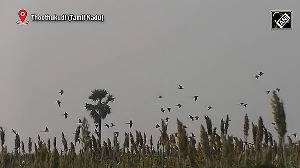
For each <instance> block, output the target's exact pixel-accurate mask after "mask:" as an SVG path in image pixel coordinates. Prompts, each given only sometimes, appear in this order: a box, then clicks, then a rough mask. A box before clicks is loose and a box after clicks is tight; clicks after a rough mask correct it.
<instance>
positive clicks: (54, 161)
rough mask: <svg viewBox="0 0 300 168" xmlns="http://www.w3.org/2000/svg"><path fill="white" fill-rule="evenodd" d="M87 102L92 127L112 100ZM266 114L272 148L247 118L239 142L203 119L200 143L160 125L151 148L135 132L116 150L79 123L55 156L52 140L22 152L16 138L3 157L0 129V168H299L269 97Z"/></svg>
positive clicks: (97, 96) (99, 95)
mask: <svg viewBox="0 0 300 168" xmlns="http://www.w3.org/2000/svg"><path fill="white" fill-rule="evenodd" d="M89 98H90V99H91V100H92V101H93V102H94V103H95V104H87V106H86V109H87V111H88V112H90V116H91V117H92V118H93V119H94V120H95V123H97V124H99V125H101V120H102V119H104V118H105V117H106V115H107V114H109V113H110V106H109V105H108V103H109V102H112V101H113V100H114V98H113V97H112V96H111V95H109V94H108V93H107V92H106V91H104V90H95V91H93V92H92V95H91V96H90V97H89ZM104 98H105V99H104ZM271 108H272V110H273V115H274V125H275V129H276V131H277V133H278V137H279V139H278V142H277V141H276V140H273V135H272V134H271V133H270V132H269V131H268V130H267V129H266V128H265V127H264V123H263V119H262V118H261V117H259V118H258V122H257V125H256V124H255V122H254V123H253V122H252V129H251V128H250V124H249V118H248V115H247V114H246V115H245V118H244V125H243V127H242V128H241V131H243V132H244V137H243V138H238V137H235V136H233V135H228V129H229V128H230V127H229V122H230V119H229V116H228V115H227V117H226V119H224V120H223V119H222V120H221V125H220V127H219V128H220V132H219V133H217V132H218V131H217V127H214V126H213V125H212V122H211V119H210V118H209V117H208V116H205V121H206V123H205V124H201V126H200V127H199V130H198V131H199V133H200V137H196V138H195V137H194V136H191V137H188V135H187V132H186V129H185V128H186V127H185V126H184V124H183V123H182V122H181V121H180V120H179V119H177V133H174V134H170V135H169V134H168V133H167V129H168V126H167V124H166V123H165V121H164V120H162V121H161V125H160V138H159V140H158V142H157V143H156V148H155V147H154V144H155V143H154V142H153V138H152V135H150V136H148V135H146V134H145V133H142V132H140V131H135V133H132V132H129V133H125V137H123V138H124V141H123V142H124V143H123V146H121V145H120V142H119V140H118V138H120V137H118V135H116V134H115V135H114V137H113V141H111V139H109V138H108V139H107V140H105V141H103V143H102V144H101V145H100V144H99V142H101V141H100V140H99V139H100V138H101V133H100V132H101V128H100V126H99V133H98V134H97V135H98V139H97V138H96V137H95V136H94V135H93V134H92V133H91V132H90V131H89V124H88V121H87V120H86V118H83V119H82V124H80V125H79V126H78V127H77V128H76V132H75V137H74V141H72V142H67V140H66V138H65V135H64V133H62V137H61V142H62V145H63V150H61V151H60V152H59V149H57V147H56V143H57V142H56V137H54V138H53V139H52V140H50V139H48V140H47V141H43V140H41V139H40V137H39V136H38V139H37V143H34V142H33V140H32V139H31V138H29V139H28V143H27V144H28V147H27V148H26V147H25V146H24V142H23V141H22V140H21V139H20V137H19V135H18V134H16V136H15V148H14V151H13V152H12V153H8V151H7V147H6V146H5V143H6V142H5V130H3V129H2V128H1V130H0V139H1V153H0V167H3V168H7V167H51V168H84V167H122V168H125V167H126V168H127V167H128V168H132V167H152V168H156V167H170V168H173V167H180V168H184V167H195V168H196V167H197V168H198V167H203V168H213V167H220V168H248V167H249V168H250V167H253V168H273V167H280V168H281V167H287V168H293V167H295V168H296V167H299V165H300V163H299V156H300V142H299V141H297V142H292V140H291V138H290V137H289V136H287V139H288V144H285V139H286V133H287V124H286V121H285V120H286V117H285V111H284V107H283V103H282V101H281V100H280V99H279V97H278V96H277V94H276V92H275V91H274V92H273V97H272V100H271ZM205 125H206V126H205ZM249 129H251V130H252V135H253V136H252V137H253V140H251V142H248V141H249V139H248V137H249ZM196 139H199V141H197V140H196ZM25 144H26V143H25ZM51 144H52V145H51ZM79 144H80V145H79ZM25 148H26V149H27V153H26V152H25V151H26V150H25ZM76 148H77V149H76ZM75 151H79V152H75Z"/></svg>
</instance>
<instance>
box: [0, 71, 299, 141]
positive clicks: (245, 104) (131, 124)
mask: <svg viewBox="0 0 300 168" xmlns="http://www.w3.org/2000/svg"><path fill="white" fill-rule="evenodd" d="M262 75H264V72H262V71H260V72H259V73H258V74H256V75H255V76H254V78H255V79H257V80H259V79H260V78H261V77H262ZM177 89H178V90H183V89H184V87H183V86H182V85H178V88H177ZM276 91H277V92H279V91H280V89H279V88H276ZM265 92H266V94H270V92H271V91H270V90H266V91H265ZM59 94H60V95H61V96H62V95H63V94H64V90H63V89H61V90H60V91H59ZM158 98H159V99H162V98H163V96H162V95H159V96H158ZM192 98H193V100H194V101H195V102H196V101H197V100H198V98H199V96H198V95H193V96H192ZM56 103H57V105H58V107H61V103H62V102H61V101H60V100H56ZM239 105H240V106H243V107H245V108H246V107H247V106H248V104H247V103H245V102H240V103H239ZM175 106H176V107H177V108H179V109H180V108H181V107H182V104H180V103H178V104H176V105H175ZM206 107H207V110H211V109H212V108H213V107H212V106H211V105H208V106H206ZM166 110H167V111H168V112H169V113H170V112H171V110H172V107H166V108H163V107H161V108H160V111H161V112H162V113H164V112H166ZM62 115H63V116H64V118H65V119H67V118H68V113H67V112H64V113H63V114H62ZM188 117H189V119H191V121H197V120H199V116H193V115H191V114H189V115H188ZM162 120H164V121H166V122H167V123H168V122H169V120H170V118H169V117H166V118H165V119H162ZM77 124H82V121H81V119H78V123H77ZM125 124H128V126H129V128H132V126H133V124H134V123H133V121H132V120H130V121H129V122H126V123H125ZM272 124H273V125H275V123H272ZM104 126H105V127H107V128H111V127H115V126H116V125H115V124H114V123H112V122H110V124H108V123H105V124H104ZM95 127H96V129H95V133H97V128H98V127H99V125H97V124H96V125H95ZM159 127H160V125H159V124H156V125H155V128H156V129H158V128H159ZM184 128H187V127H186V126H184ZM1 129H2V128H1ZM40 132H49V129H48V127H46V128H45V130H43V131H40ZM12 133H14V134H17V132H16V131H15V130H14V129H12ZM114 134H115V136H118V134H119V132H114ZM291 135H293V136H294V137H295V138H296V136H297V133H294V134H291ZM191 136H192V137H193V136H194V134H193V133H192V135H191Z"/></svg>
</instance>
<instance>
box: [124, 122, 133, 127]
mask: <svg viewBox="0 0 300 168" xmlns="http://www.w3.org/2000/svg"><path fill="white" fill-rule="evenodd" d="M125 124H129V128H131V127H132V125H133V122H132V120H130V121H129V122H127V123H125Z"/></svg>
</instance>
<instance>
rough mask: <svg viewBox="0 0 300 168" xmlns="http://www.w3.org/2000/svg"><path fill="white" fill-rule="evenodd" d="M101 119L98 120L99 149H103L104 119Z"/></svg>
mask: <svg viewBox="0 0 300 168" xmlns="http://www.w3.org/2000/svg"><path fill="white" fill-rule="evenodd" d="M99 118H100V119H99V120H98V144H99V148H101V142H102V141H101V127H102V124H101V123H102V119H101V117H99Z"/></svg>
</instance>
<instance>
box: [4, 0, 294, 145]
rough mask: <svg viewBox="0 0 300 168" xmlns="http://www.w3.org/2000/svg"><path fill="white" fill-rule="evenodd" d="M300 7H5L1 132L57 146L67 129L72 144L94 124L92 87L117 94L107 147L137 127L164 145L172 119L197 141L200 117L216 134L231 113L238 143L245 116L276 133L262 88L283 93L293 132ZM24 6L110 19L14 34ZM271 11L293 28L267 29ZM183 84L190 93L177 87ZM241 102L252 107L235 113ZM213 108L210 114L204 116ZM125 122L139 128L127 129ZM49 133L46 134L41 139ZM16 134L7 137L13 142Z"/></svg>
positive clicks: (38, 26)
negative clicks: (286, 17) (161, 131)
mask: <svg viewBox="0 0 300 168" xmlns="http://www.w3.org/2000/svg"><path fill="white" fill-rule="evenodd" d="M299 6H300V3H299V2H297V1H295V0H294V1H270V0H268V1H233V0H230V1H229V0H227V1H202V0H197V1H196V0H195V1H194V0H193V1H172V2H170V1H140V0H127V1H122V2H117V1H100V2H98V1H76V2H74V1H70V0H69V1H64V2H61V1H58V0H54V1H33V0H30V1H26V2H23V1H7V2H5V5H1V6H0V11H1V22H2V24H1V31H0V37H1V40H0V53H1V55H0V58H1V61H0V80H1V85H0V95H1V96H0V111H1V117H0V126H2V127H3V128H4V129H6V132H7V133H8V132H10V131H11V128H14V129H15V130H16V131H17V132H20V136H21V138H22V140H24V141H25V142H26V143H27V141H28V137H29V136H30V137H33V138H34V141H36V136H37V134H40V135H41V136H42V138H44V139H46V138H48V137H51V138H53V137H54V136H57V137H58V138H59V139H60V136H61V132H62V131H63V132H65V134H66V136H67V137H68V140H73V134H72V132H74V131H75V128H76V124H75V123H76V122H77V119H78V118H82V117H83V116H87V118H88V119H89V121H90V124H91V125H92V124H93V123H92V120H91V119H90V117H89V116H88V113H87V112H86V111H85V110H84V109H83V106H84V104H85V102H87V98H88V96H89V94H90V91H91V90H93V89H97V88H99V89H101V88H103V89H106V90H108V91H109V92H110V93H111V94H113V95H114V96H115V97H116V100H115V102H114V103H113V105H112V114H111V115H109V116H108V117H107V119H106V120H105V121H104V122H111V121H112V122H114V123H116V127H114V128H111V129H107V128H105V127H104V128H103V136H104V137H103V139H105V138H106V137H107V136H109V137H112V135H113V131H120V132H121V135H122V136H121V138H122V139H123V133H124V131H135V130H136V129H138V130H140V131H143V132H147V134H149V135H150V134H153V135H154V136H156V137H157V136H158V131H157V130H155V129H154V126H155V124H156V123H158V122H160V118H162V117H164V118H165V117H167V116H169V117H170V118H171V121H170V123H169V126H170V127H169V133H173V132H174V131H175V130H176V125H175V120H176V117H178V118H179V119H180V120H181V121H183V123H184V124H186V125H187V126H188V127H189V128H188V133H190V132H195V133H196V135H197V136H198V135H199V125H200V123H202V124H205V123H204V115H208V116H209V117H211V118H212V121H213V124H214V125H215V126H217V128H218V129H219V125H220V124H219V123H220V119H221V118H225V117H226V114H229V116H230V118H231V120H232V122H231V123H230V128H229V132H230V133H234V135H236V136H239V137H242V135H243V132H242V123H243V117H244V115H245V113H248V115H249V118H250V121H253V122H255V123H257V119H258V117H259V116H262V117H263V119H264V122H265V125H266V127H267V128H269V129H270V130H271V131H272V132H273V133H275V131H274V128H272V126H271V125H270V124H269V123H271V122H272V119H273V118H272V117H273V116H272V115H271V110H270V105H269V97H268V96H267V95H266V94H265V92H264V91H265V90H270V89H275V88H276V87H279V88H281V89H282V91H281V93H280V97H281V98H283V100H284V102H285V108H286V113H287V121H288V127H287V128H288V131H289V132H291V133H292V132H295V131H298V128H299V124H298V123H299V122H298V119H299V117H300V114H299V112H298V107H297V105H298V103H299V102H298V101H299V99H300V96H299V93H298V92H299V89H298V86H300V80H299V77H298V76H297V75H298V74H297V72H299V70H300V68H299V61H300V59H299V56H298V54H299V53H300V48H299V35H300V33H299V28H298V25H299V24H298V23H299V22H298V17H299V12H298V11H299V9H300V7H299ZM20 9H26V10H27V12H28V15H30V14H37V15H42V14H104V16H105V21H104V23H101V22H99V23H88V22H71V23H69V22H30V23H29V25H26V26H19V25H17V24H16V23H15V22H16V21H17V20H18V19H19V18H18V16H17V13H18V11H19V10H20ZM276 9H284V10H292V11H293V12H292V19H293V20H292V24H293V30H288V31H278V30H276V31H274V30H270V23H271V18H270V17H271V10H276ZM27 19H28V20H29V21H31V18H30V17H27ZM259 71H263V72H265V74H264V75H263V76H262V77H261V80H258V81H257V80H255V79H254V78H253V76H254V75H255V74H256V73H258V72H259ZM178 84H182V85H183V86H184V87H185V89H184V90H177V87H178ZM60 89H64V90H65V94H64V95H63V96H62V97H61V96H60V95H59V93H58V92H59V90H60ZM195 94H197V95H199V101H198V102H194V101H193V98H192V96H193V95H195ZM158 95H162V96H163V99H161V100H159V99H157V98H156V97H157V96H158ZM57 99H60V100H61V101H62V107H61V108H58V107H57V105H56V104H55V100H57ZM241 101H245V102H247V103H248V104H249V106H248V108H246V109H244V108H241V107H240V106H238V105H237V104H238V103H239V102H241ZM177 103H181V104H182V105H183V107H182V108H181V109H180V110H179V109H178V108H176V106H175V105H176V104H177ZM207 105H212V106H213V109H212V110H211V111H209V112H208V111H207V110H206V107H205V106H207ZM168 106H171V107H172V108H173V109H174V110H173V112H172V113H170V114H167V113H165V114H162V113H161V112H160V108H161V107H168ZM64 111H67V112H68V113H69V118H68V119H67V120H64V118H63V116H61V114H63V112H64ZM188 114H192V115H199V116H200V117H201V120H200V122H197V123H196V122H194V123H191V122H189V121H190V120H189V118H188ZM130 119H132V120H133V121H134V126H133V128H132V129H129V128H128V127H127V125H125V124H124V123H125V122H127V121H129V120H130ZM45 126H48V127H49V129H50V132H49V133H48V134H41V133H40V132H39V131H40V130H43V129H44V128H45ZM91 130H93V127H91ZM13 138H14V136H13V134H7V138H6V144H7V145H12V144H13V141H12V140H13Z"/></svg>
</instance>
